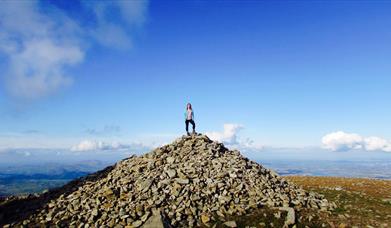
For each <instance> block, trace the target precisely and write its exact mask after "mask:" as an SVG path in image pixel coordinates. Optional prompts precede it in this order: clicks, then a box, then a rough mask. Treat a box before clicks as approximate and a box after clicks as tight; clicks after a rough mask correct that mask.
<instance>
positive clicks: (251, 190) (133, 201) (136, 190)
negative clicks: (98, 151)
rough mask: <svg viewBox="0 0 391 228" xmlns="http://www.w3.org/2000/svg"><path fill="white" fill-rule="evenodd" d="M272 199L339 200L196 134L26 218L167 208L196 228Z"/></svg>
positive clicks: (69, 220)
mask: <svg viewBox="0 0 391 228" xmlns="http://www.w3.org/2000/svg"><path fill="white" fill-rule="evenodd" d="M264 206H268V207H282V208H288V209H286V210H289V208H294V209H301V208H317V209H320V210H329V209H331V208H333V203H329V202H328V201H327V200H326V199H324V198H323V196H321V195H318V194H316V193H312V192H306V191H304V190H303V189H301V188H299V187H297V186H295V185H293V184H291V183H289V182H287V181H286V180H284V179H283V178H281V177H279V176H278V175H277V174H276V173H274V172H273V171H271V170H268V169H266V168H264V167H262V166H261V165H259V164H257V163H255V162H253V161H250V160H248V159H247V158H245V157H243V156H242V155H241V154H240V152H239V151H237V150H228V149H227V148H225V147H224V145H223V144H221V143H218V142H214V141H211V140H210V139H209V138H208V137H206V136H204V135H195V136H184V137H182V138H179V139H178V140H176V141H175V142H174V143H172V144H169V145H165V146H163V147H160V148H157V149H155V150H153V151H151V152H149V153H147V154H144V155H143V156H132V157H130V158H128V159H125V160H123V161H120V162H118V163H117V164H116V165H115V167H114V168H113V169H112V170H111V171H110V172H109V173H108V175H107V176H105V177H104V178H102V179H99V180H96V181H93V182H92V181H91V182H88V181H87V182H86V183H84V184H83V185H82V186H80V187H78V189H76V190H75V191H73V192H72V193H70V194H67V195H65V194H63V195H60V196H59V197H58V198H56V199H53V200H51V201H50V202H48V203H47V205H46V206H45V207H44V208H43V209H41V210H39V211H37V212H35V213H33V214H32V215H31V216H29V218H27V219H25V220H24V221H21V222H20V224H25V225H27V224H45V225H49V226H50V225H59V226H64V227H79V226H80V225H81V226H85V227H88V226H94V227H95V226H110V227H114V226H119V227H125V226H130V227H140V226H143V225H144V224H145V223H147V224H148V223H149V222H150V220H153V219H156V215H162V216H163V217H164V218H165V220H166V221H168V223H169V224H171V225H172V226H174V227H193V226H199V225H200V224H201V223H205V224H208V223H209V222H210V221H211V217H212V216H219V217H221V218H222V219H223V218H224V216H225V215H227V214H228V215H243V214H245V213H248V212H249V211H251V210H253V209H255V208H259V207H264ZM292 211H293V210H292ZM293 213H294V212H293ZM153 215H155V216H153ZM293 216H294V215H293ZM228 223H229V222H228ZM167 225H168V224H167Z"/></svg>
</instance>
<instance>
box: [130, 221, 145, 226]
mask: <svg viewBox="0 0 391 228" xmlns="http://www.w3.org/2000/svg"><path fill="white" fill-rule="evenodd" d="M142 224H143V222H142V221H141V220H137V221H135V222H133V223H132V226H133V227H140V226H141V225H142Z"/></svg>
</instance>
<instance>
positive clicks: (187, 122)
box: [185, 120, 189, 134]
mask: <svg viewBox="0 0 391 228" xmlns="http://www.w3.org/2000/svg"><path fill="white" fill-rule="evenodd" d="M185 124H186V132H187V134H189V121H188V120H185Z"/></svg>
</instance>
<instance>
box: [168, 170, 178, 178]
mask: <svg viewBox="0 0 391 228" xmlns="http://www.w3.org/2000/svg"><path fill="white" fill-rule="evenodd" d="M166 173H167V175H168V176H169V177H170V178H174V177H175V176H176V171H175V170H174V169H168V170H167V171H166Z"/></svg>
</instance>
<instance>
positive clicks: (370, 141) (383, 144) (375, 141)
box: [364, 136, 391, 152]
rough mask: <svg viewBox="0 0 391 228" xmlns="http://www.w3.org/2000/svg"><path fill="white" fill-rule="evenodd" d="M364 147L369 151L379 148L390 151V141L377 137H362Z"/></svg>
mask: <svg viewBox="0 0 391 228" xmlns="http://www.w3.org/2000/svg"><path fill="white" fill-rule="evenodd" d="M364 143H365V149H366V150H369V151H374V150H381V151H386V152H391V142H390V141H387V140H385V139H382V138H379V137H373V136H372V137H368V138H365V139H364Z"/></svg>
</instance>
